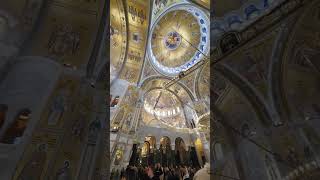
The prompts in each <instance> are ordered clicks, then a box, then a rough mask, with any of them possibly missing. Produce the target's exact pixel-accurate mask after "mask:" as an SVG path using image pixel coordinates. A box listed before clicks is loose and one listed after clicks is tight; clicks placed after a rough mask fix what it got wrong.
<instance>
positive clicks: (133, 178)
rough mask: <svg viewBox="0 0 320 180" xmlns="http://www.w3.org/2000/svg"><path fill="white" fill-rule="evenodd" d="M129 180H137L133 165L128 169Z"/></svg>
mask: <svg viewBox="0 0 320 180" xmlns="http://www.w3.org/2000/svg"><path fill="white" fill-rule="evenodd" d="M126 175H127V178H126V179H127V180H136V176H137V174H136V171H135V169H134V167H133V166H132V165H128V167H127V169H126Z"/></svg>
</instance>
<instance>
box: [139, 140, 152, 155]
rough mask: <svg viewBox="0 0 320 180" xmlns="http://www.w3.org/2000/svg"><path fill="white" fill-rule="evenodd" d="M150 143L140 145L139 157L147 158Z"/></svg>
mask: <svg viewBox="0 0 320 180" xmlns="http://www.w3.org/2000/svg"><path fill="white" fill-rule="evenodd" d="M150 147H151V145H150V143H149V142H148V141H145V142H144V143H143V144H142V147H141V156H142V157H147V156H148V154H149V153H150Z"/></svg>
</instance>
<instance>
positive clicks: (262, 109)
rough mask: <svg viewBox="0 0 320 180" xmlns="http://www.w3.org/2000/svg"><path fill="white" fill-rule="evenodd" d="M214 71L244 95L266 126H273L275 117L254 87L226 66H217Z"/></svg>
mask: <svg viewBox="0 0 320 180" xmlns="http://www.w3.org/2000/svg"><path fill="white" fill-rule="evenodd" d="M214 69H215V70H216V73H218V74H219V75H221V76H222V77H224V78H225V79H227V80H228V81H229V82H230V83H231V84H233V85H234V86H235V87H236V88H237V89H238V90H239V91H240V92H241V94H242V95H244V97H245V99H246V100H247V101H248V102H249V103H250V104H251V106H252V108H253V110H254V111H255V112H256V114H257V116H258V117H259V119H261V121H262V123H263V125H264V126H271V125H272V122H273V121H274V117H273V116H272V115H271V114H272V113H271V112H270V109H269V106H268V105H267V104H266V102H265V101H264V100H263V98H262V97H261V96H260V94H258V93H257V92H256V91H255V89H254V88H253V87H251V86H250V85H249V84H248V83H247V82H246V81H245V80H244V79H243V78H241V77H240V76H239V75H238V74H236V73H235V72H234V71H232V70H231V68H230V67H229V66H227V65H225V64H216V66H215V67H214Z"/></svg>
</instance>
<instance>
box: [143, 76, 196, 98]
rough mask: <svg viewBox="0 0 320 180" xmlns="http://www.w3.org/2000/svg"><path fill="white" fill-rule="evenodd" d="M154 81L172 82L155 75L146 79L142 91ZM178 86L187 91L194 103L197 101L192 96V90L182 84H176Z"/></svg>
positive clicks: (167, 78)
mask: <svg viewBox="0 0 320 180" xmlns="http://www.w3.org/2000/svg"><path fill="white" fill-rule="evenodd" d="M154 80H167V81H170V80H171V78H169V77H165V76H159V75H154V76H149V77H148V78H146V79H144V80H143V81H142V82H141V83H140V85H139V86H140V87H141V89H145V88H146V87H147V85H148V84H149V83H150V82H152V81H154ZM176 84H177V85H178V86H180V87H182V89H184V90H185V91H186V93H187V94H188V95H189V97H190V98H191V100H192V101H195V97H194V95H193V94H192V92H191V90H190V89H189V88H188V87H187V86H186V85H184V84H183V83H181V82H177V83H176ZM161 88H162V87H161Z"/></svg>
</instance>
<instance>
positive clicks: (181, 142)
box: [174, 137, 187, 151]
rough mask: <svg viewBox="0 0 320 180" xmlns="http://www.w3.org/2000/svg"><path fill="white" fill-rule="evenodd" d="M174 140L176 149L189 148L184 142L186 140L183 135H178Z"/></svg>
mask: <svg viewBox="0 0 320 180" xmlns="http://www.w3.org/2000/svg"><path fill="white" fill-rule="evenodd" d="M174 142H175V151H177V150H182V149H184V150H187V148H186V144H185V143H184V140H183V139H182V138H181V137H177V138H176V139H175V141H174Z"/></svg>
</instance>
